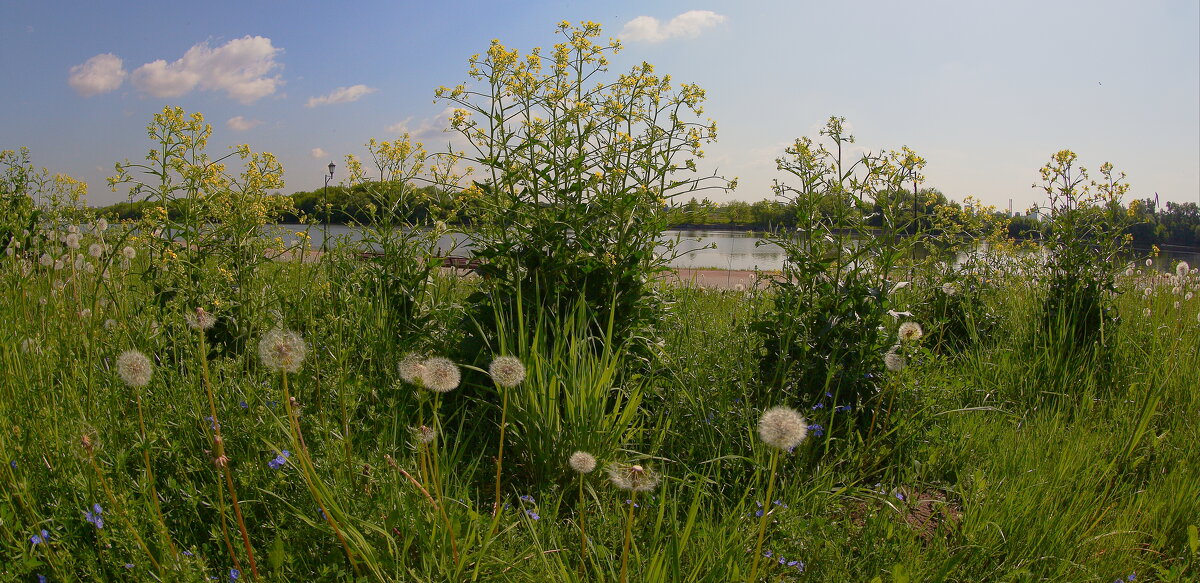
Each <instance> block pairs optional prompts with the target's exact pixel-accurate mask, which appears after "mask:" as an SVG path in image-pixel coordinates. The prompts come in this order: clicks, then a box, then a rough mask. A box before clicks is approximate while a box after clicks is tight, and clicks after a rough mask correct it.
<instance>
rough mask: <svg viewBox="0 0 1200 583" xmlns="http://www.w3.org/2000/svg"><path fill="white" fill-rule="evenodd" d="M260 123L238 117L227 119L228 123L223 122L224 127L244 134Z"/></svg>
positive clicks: (255, 120)
mask: <svg viewBox="0 0 1200 583" xmlns="http://www.w3.org/2000/svg"><path fill="white" fill-rule="evenodd" d="M261 123H262V121H260V120H257V119H246V118H244V117H242V116H240V115H239V116H237V117H231V118H229V121H227V122H225V125H227V126H229V129H231V130H233V131H235V132H244V131H246V130H248V129H250V128H253V127H255V126H258V125H259V124H261Z"/></svg>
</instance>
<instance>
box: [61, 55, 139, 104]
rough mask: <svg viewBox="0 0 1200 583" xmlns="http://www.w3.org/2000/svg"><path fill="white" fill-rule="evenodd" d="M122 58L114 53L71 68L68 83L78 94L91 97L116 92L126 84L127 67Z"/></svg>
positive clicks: (95, 57)
mask: <svg viewBox="0 0 1200 583" xmlns="http://www.w3.org/2000/svg"><path fill="white" fill-rule="evenodd" d="M122 64H123V61H122V60H121V58H120V57H118V56H116V55H114V54H112V53H104V54H102V55H96V56H94V57H92V58H90V59H88V60H86V61H84V62H83V64H80V65H75V66H74V67H71V74H70V76H69V77H67V83H68V84H70V85H71V88H72V89H74V90H75V92H76V93H78V94H80V95H82V96H84V97H91V96H93V95H99V94H101V93H108V92H109V91H115V90H116V89H117V88H118V87H120V86H121V83H124V82H125V76H126V75H127V74H128V73H126V72H125V67H123V66H122Z"/></svg>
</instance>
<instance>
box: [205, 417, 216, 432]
mask: <svg viewBox="0 0 1200 583" xmlns="http://www.w3.org/2000/svg"><path fill="white" fill-rule="evenodd" d="M204 420H205V421H208V426H209V428H211V429H212V430H213V431H216V430H217V422H216V420H214V419H213V418H212V416H211V415H209V416H208V417H205V418H204Z"/></svg>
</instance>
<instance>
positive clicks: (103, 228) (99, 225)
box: [92, 219, 108, 233]
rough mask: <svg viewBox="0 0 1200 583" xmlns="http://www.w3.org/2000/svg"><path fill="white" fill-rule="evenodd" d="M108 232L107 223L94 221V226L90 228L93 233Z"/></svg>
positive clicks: (101, 220)
mask: <svg viewBox="0 0 1200 583" xmlns="http://www.w3.org/2000/svg"><path fill="white" fill-rule="evenodd" d="M107 230H108V221H106V220H104V219H100V220H98V221H96V226H95V227H93V228H92V232H94V233H103V232H105V231H107Z"/></svg>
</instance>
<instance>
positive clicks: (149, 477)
mask: <svg viewBox="0 0 1200 583" xmlns="http://www.w3.org/2000/svg"><path fill="white" fill-rule="evenodd" d="M137 407H138V426H139V428H140V429H141V434H142V460H143V461H144V462H145V464H146V485H147V486H149V488H150V500H151V501H152V502H153V503H154V514H155V516H157V517H158V526H159V528H161V529H162V536H163V538H164V539H166V541H167V548H168V549H170V550H171V556H172V557H178V556H179V551H177V550H176V549H175V542H174V541H172V540H171V531H170V530H169V529H168V528H167V519H166V517H165V516H163V512H162V506H161V505H159V503H158V489H157V488H155V487H154V470H153V469H152V468H151V467H150V446H149V444H148V443H147V442H146V420H145V416H144V415H143V414H142V393H141V392H138V394H137Z"/></svg>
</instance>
